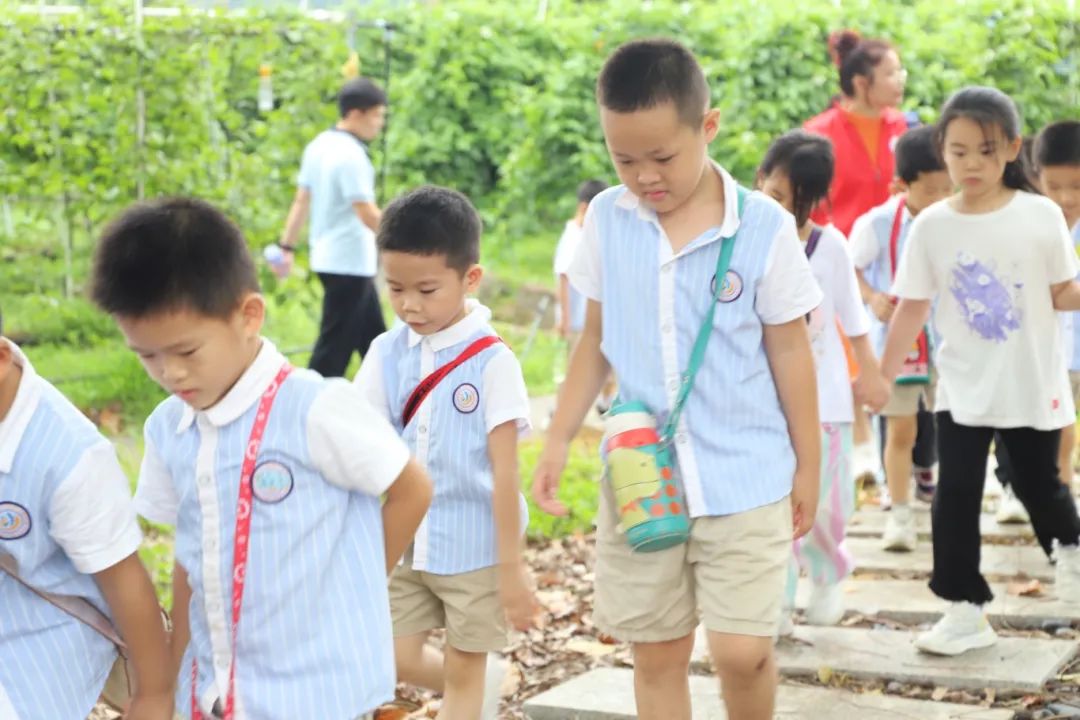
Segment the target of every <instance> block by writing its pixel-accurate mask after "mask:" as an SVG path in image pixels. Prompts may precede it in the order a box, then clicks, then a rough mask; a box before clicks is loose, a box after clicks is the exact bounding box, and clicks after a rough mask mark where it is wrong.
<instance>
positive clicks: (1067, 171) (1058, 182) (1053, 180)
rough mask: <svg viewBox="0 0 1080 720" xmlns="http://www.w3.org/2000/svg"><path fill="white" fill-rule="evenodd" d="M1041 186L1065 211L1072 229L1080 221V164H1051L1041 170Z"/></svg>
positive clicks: (1066, 220)
mask: <svg viewBox="0 0 1080 720" xmlns="http://www.w3.org/2000/svg"><path fill="white" fill-rule="evenodd" d="M1039 187H1040V189H1041V190H1042V191H1043V192H1044V193H1046V197H1048V198H1050V199H1051V200H1053V201H1054V202H1056V203H1057V204H1058V205H1059V206H1061V209H1062V210H1063V211H1064V212H1065V222H1066V223H1067V224H1068V226H1069V229H1070V230H1071V229H1072V228H1073V227H1075V226H1076V224H1077V223H1078V222H1080V165H1051V166H1049V167H1044V168H1042V169H1041V170H1039Z"/></svg>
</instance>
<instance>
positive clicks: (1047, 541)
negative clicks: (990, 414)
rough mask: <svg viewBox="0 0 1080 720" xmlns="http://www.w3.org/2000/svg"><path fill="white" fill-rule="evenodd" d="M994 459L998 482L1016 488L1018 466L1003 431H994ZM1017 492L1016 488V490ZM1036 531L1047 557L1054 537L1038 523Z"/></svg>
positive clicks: (1003, 485)
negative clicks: (1014, 461) (1005, 440)
mask: <svg viewBox="0 0 1080 720" xmlns="http://www.w3.org/2000/svg"><path fill="white" fill-rule="evenodd" d="M994 459H995V460H997V468H996V469H995V470H994V475H996V476H997V479H998V482H999V483H1001V487H1003V488H1015V487H1016V482H1015V481H1014V480H1013V478H1014V477H1015V476H1016V468H1015V467H1014V466H1013V461H1012V458H1011V457H1009V451H1008V450H1006V449H1005V443H1004V442H1003V441H1002V440H1001V433H1000V431H999V432H995V433H994ZM1014 492H1015V490H1014ZM1033 529H1034V531H1035V537H1036V538H1037V539H1038V541H1039V546H1040V547H1042V549H1043V552H1045V553H1046V555H1047V557H1049V556H1050V554H1051V553H1052V552H1053V550H1054V538H1053V536H1052V535H1049V534H1048V532H1047V528H1045V527H1042V526H1039V525H1036V526H1034V527H1033Z"/></svg>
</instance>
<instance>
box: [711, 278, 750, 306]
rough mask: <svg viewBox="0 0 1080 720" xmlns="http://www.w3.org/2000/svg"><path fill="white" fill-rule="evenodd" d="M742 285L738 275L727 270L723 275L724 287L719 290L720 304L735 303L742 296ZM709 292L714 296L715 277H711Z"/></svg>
mask: <svg viewBox="0 0 1080 720" xmlns="http://www.w3.org/2000/svg"><path fill="white" fill-rule="evenodd" d="M742 290H743V283H742V278H741V277H739V273H737V272H735V271H734V270H728V271H727V274H726V275H724V287H722V288H720V302H722V303H729V302H735V301H736V300H738V299H739V296H740V295H742ZM709 292H711V293H713V294H714V295H715V294H716V276H715V275H713V279H712V283H711V284H710V285H709Z"/></svg>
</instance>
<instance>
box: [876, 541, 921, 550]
mask: <svg viewBox="0 0 1080 720" xmlns="http://www.w3.org/2000/svg"><path fill="white" fill-rule="evenodd" d="M917 544H918V543H917V541H915V542H913V541H911V539H910V538H895V539H893V540H892V541H889V542H886V543H884V544H883V545H882V547H883V548H885V549H886V550H888V551H889V552H915V546H916V545H917Z"/></svg>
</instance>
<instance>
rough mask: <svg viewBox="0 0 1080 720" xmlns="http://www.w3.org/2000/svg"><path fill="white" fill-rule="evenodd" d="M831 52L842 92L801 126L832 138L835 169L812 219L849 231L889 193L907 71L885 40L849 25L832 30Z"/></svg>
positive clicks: (901, 131)
mask: <svg viewBox="0 0 1080 720" xmlns="http://www.w3.org/2000/svg"><path fill="white" fill-rule="evenodd" d="M829 53H830V55H831V56H832V58H833V62H835V63H836V65H837V67H838V68H839V70H840V90H841V93H842V95H841V96H840V97H839V99H838V100H837V101H836V102H835V103H833V106H832V107H831V108H829V109H828V110H826V111H825V112H823V113H821V114H820V115H818V116H816V117H814V118H811V119H810V120H808V121H807V122H806V125H805V127H806V129H807V130H809V131H810V132H814V133H818V134H819V135H824V136H825V137H827V138H829V139H830V140H832V144H833V152H834V154H835V157H836V172H835V174H834V176H833V183H832V187H831V188H830V190H829V200H828V202H827V203H825V204H824V205H822V206H821V207H819V208H818V210H817V213H816V214H815V215H814V221H815V222H818V223H822V224H824V223H830V222H831V223H832V224H833V225H835V226H836V227H837V228H838V229H839V230H840V232H842V233H844V235H848V234H849V233H850V232H851V226H852V225H853V224H854V223H855V220H856V219H857V218H858V217H859V216H860V215H862V214H863V213H865V212H867V211H868V210H870V209H871V208H874V207H877V206H878V205H880V204H881V203H883V202H885V201H886V200H887V199H888V198H889V194H890V193H889V187H890V185H891V183H892V180H893V165H894V155H893V150H894V148H895V147H896V141H897V139H898V138H899V137H900V136H901V135H903V134H904V131H905V130H907V121H906V120H905V118H904V116H903V115H902V114H901V113H900V112H899V111H898V110H897V109H896V108H897V106H899V105H900V102H901V101H902V100H903V99H904V82H905V80H906V79H907V71H906V70H904V68H903V67H902V66H901V65H900V56H899V55H897V53H896V50H894V49H893V47H892V46H891V45H890V44H889V43H887V42H885V41H884V40H872V39H863V38H861V37H860V36H859V34H858V33H856V32H855V31H853V30H842V31H839V32H835V33H833V34H832V35H831V36H830V37H829Z"/></svg>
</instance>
